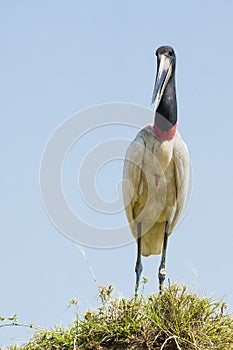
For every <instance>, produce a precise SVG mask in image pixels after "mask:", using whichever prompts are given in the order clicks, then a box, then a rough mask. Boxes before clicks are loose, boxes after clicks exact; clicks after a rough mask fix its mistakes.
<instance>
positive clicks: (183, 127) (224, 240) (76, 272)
mask: <svg viewBox="0 0 233 350" xmlns="http://www.w3.org/2000/svg"><path fill="white" fill-rule="evenodd" d="M232 13H233V2H232V1H230V0H223V1H221V2H213V1H210V0H208V1H205V2H203V1H200V0H197V1H188V2H187V1H183V0H182V1H169V0H168V1H166V2H162V1H161V2H159V1H145V2H142V1H131V0H130V1H127V2H126V1H117V2H113V1H102V0H100V1H98V2H95V1H86V2H84V1H68V2H65V1H54V0H52V1H49V2H46V1H37V2H31V1H20V2H15V1H8V2H2V3H1V5H0V46H1V55H0V65H1V79H0V90H1V91H0V99H1V103H0V110H1V112H0V113H1V131H0V132H1V220H0V225H1V245H0V253H1V277H0V282H1V292H0V295H1V298H0V315H1V316H10V315H12V314H15V313H17V314H18V316H19V319H20V321H22V322H24V323H35V324H38V325H41V326H48V327H52V326H53V325H54V324H61V323H63V324H65V325H67V324H68V323H69V322H71V320H72V317H73V316H74V312H73V310H69V309H67V304H68V302H69V300H70V299H71V298H78V299H79V300H80V309H81V310H85V309H86V308H88V307H95V306H96V305H97V299H96V295H97V288H96V285H95V283H94V281H93V278H92V276H91V273H90V267H89V265H90V266H92V268H93V270H94V273H95V276H96V278H97V281H98V284H99V285H107V283H109V282H111V283H113V284H114V285H115V287H116V289H117V290H118V291H120V292H121V293H122V294H123V295H124V296H127V297H129V296H131V295H132V292H133V288H134V282H135V276H134V264H135V254H136V245H135V244H130V245H128V246H125V247H122V248H119V249H109V250H100V249H91V248H84V251H85V253H86V255H87V257H88V260H89V263H87V262H86V261H85V259H84V257H83V255H82V253H81V252H80V249H79V248H78V247H77V245H76V244H75V243H73V242H72V241H71V240H69V239H67V238H65V237H64V236H63V235H62V234H61V233H59V231H58V230H57V229H56V228H55V227H54V226H53V224H52V223H51V221H50V220H49V218H48V216H47V214H46V212H45V210H44V208H43V205H42V201H41V196H40V188H39V169H40V160H41V156H42V152H43V149H44V147H45V145H46V143H47V142H48V140H49V138H50V136H51V134H52V133H53V132H54V130H55V129H56V128H57V127H58V125H59V124H60V123H62V122H63V121H64V120H65V119H66V118H68V117H69V116H70V115H72V114H74V113H76V112H78V111H80V110H82V109H85V108H88V107H90V106H93V105H96V104H101V103H109V102H122V101H123V102H128V103H135V104H139V105H142V106H145V107H150V101H151V94H152V88H153V83H154V75H155V58H154V52H155V49H156V48H157V47H158V46H160V45H162V44H170V45H172V46H173V47H174V49H175V51H176V54H177V74H176V78H177V79H176V80H177V91H178V108H179V109H178V110H179V130H180V132H181V133H182V135H183V138H184V139H185V141H186V143H187V145H188V147H189V150H190V155H191V159H192V165H193V193H192V199H191V204H190V207H189V210H188V212H187V215H186V217H185V219H184V220H183V222H182V224H181V225H180V226H179V227H178V228H177V230H176V231H175V232H174V234H173V235H172V237H171V239H170V241H169V248H168V260H167V274H168V277H169V278H170V279H171V281H172V282H179V283H186V284H188V285H189V286H190V287H191V288H192V289H193V290H196V291H198V292H200V293H202V291H204V292H206V293H207V294H208V295H214V296H217V297H222V296H225V298H226V300H227V302H228V303H229V305H230V309H231V310H232V305H233V285H232V260H233V257H232V246H233V234H232V225H231V218H232V194H233V180H232V173H233V162H232V129H233V116H232V101H233V99H232V92H233V91H232V81H233V70H232V61H233V47H232V33H233V22H232ZM126 122H127V117H126ZM142 126H143V124H142ZM116 132H119V137H121V130H120V129H117V131H116ZM124 136H125V135H124ZM77 153H78V148H77ZM77 159H78V158H77ZM72 161H73V162H75V156H73V157H71V158H70V159H69V162H70V163H69V164H68V165H67V167H66V174H65V176H64V179H65V180H66V181H67V183H66V184H65V185H64V187H65V188H67V192H69V191H70V192H72V188H70V187H69V186H70V183H69V179H70V178H74V177H75V176H76V175H77V174H76V173H71V171H76V167H77V164H74V163H72ZM76 161H77V160H76ZM118 168H120V167H117V166H116V163H114V166H113V167H112V168H111V166H110V167H109V168H106V169H105V171H103V172H102V178H101V172H100V174H99V177H98V183H99V184H100V187H101V184H103V183H104V184H106V186H104V189H105V190H106V188H107V190H106V192H105V193H103V196H106V199H107V200H111V198H112V197H111V191H113V197H114V195H115V192H114V191H115V185H114V184H113V183H112V181H107V179H109V178H111V174H113V173H114V174H115V172H117V169H118ZM109 174H110V175H109ZM98 183H97V185H98ZM87 186H88V184H87ZM102 187H103V186H102ZM72 201H73V202H72V203H74V202H75V197H74V196H73V197H72ZM101 220H103V221H104V218H102V219H101ZM143 263H144V272H143V274H144V275H145V276H146V277H148V278H149V279H150V282H149V283H148V285H147V286H146V290H145V293H148V294H149V293H153V292H154V291H157V289H158V283H157V270H158V264H159V257H156V256H154V257H150V258H145V259H144V261H143ZM30 334H31V333H30V332H29V331H28V330H24V329H15V328H10V329H6V328H0V345H3V344H9V343H15V342H16V341H17V342H18V343H19V344H21V343H22V342H23V341H25V340H27V339H28V337H29V336H30Z"/></svg>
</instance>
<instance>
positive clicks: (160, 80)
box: [151, 55, 172, 112]
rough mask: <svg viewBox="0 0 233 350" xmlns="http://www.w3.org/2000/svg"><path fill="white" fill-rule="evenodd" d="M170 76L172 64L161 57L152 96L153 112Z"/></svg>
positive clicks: (169, 60)
mask: <svg viewBox="0 0 233 350" xmlns="http://www.w3.org/2000/svg"><path fill="white" fill-rule="evenodd" d="M171 75H172V64H171V59H170V58H169V57H168V56H166V55H161V57H160V61H159V66H158V69H157V75H156V80H155V85H154V90H153V95H152V101H151V103H152V104H153V103H154V104H155V108H154V110H155V112H156V110H157V108H158V106H159V103H160V101H161V98H162V96H163V93H164V90H165V88H166V85H167V83H168V81H169V79H170V77H171Z"/></svg>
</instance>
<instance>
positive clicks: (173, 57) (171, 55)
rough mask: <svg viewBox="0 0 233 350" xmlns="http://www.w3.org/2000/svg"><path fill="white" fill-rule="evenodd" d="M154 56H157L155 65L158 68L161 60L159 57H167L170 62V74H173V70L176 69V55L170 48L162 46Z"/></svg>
mask: <svg viewBox="0 0 233 350" xmlns="http://www.w3.org/2000/svg"><path fill="white" fill-rule="evenodd" d="M155 54H156V56H157V65H158V67H159V63H160V60H161V56H163V55H164V56H166V57H168V59H169V60H170V62H171V67H172V72H175V68H176V54H175V51H174V49H173V48H172V47H171V46H168V45H164V46H160V47H159V48H158V49H157V50H156V53H155Z"/></svg>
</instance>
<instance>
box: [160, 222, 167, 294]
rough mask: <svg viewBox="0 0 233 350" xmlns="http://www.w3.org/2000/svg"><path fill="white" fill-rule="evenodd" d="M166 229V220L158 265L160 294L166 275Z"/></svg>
mask: <svg viewBox="0 0 233 350" xmlns="http://www.w3.org/2000/svg"><path fill="white" fill-rule="evenodd" d="M168 230H169V223H168V222H166V226H165V232H164V241H163V251H162V258H161V263H160V266H159V292H160V294H161V293H162V289H163V282H164V280H165V277H166V252H167V239H168Z"/></svg>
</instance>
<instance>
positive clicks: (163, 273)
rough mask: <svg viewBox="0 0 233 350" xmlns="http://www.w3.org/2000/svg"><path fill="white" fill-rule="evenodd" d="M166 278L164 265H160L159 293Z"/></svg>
mask: <svg viewBox="0 0 233 350" xmlns="http://www.w3.org/2000/svg"><path fill="white" fill-rule="evenodd" d="M165 278H166V269H165V267H164V266H160V268H159V293H160V294H161V293H162V291H163V283H164V281H165Z"/></svg>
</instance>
